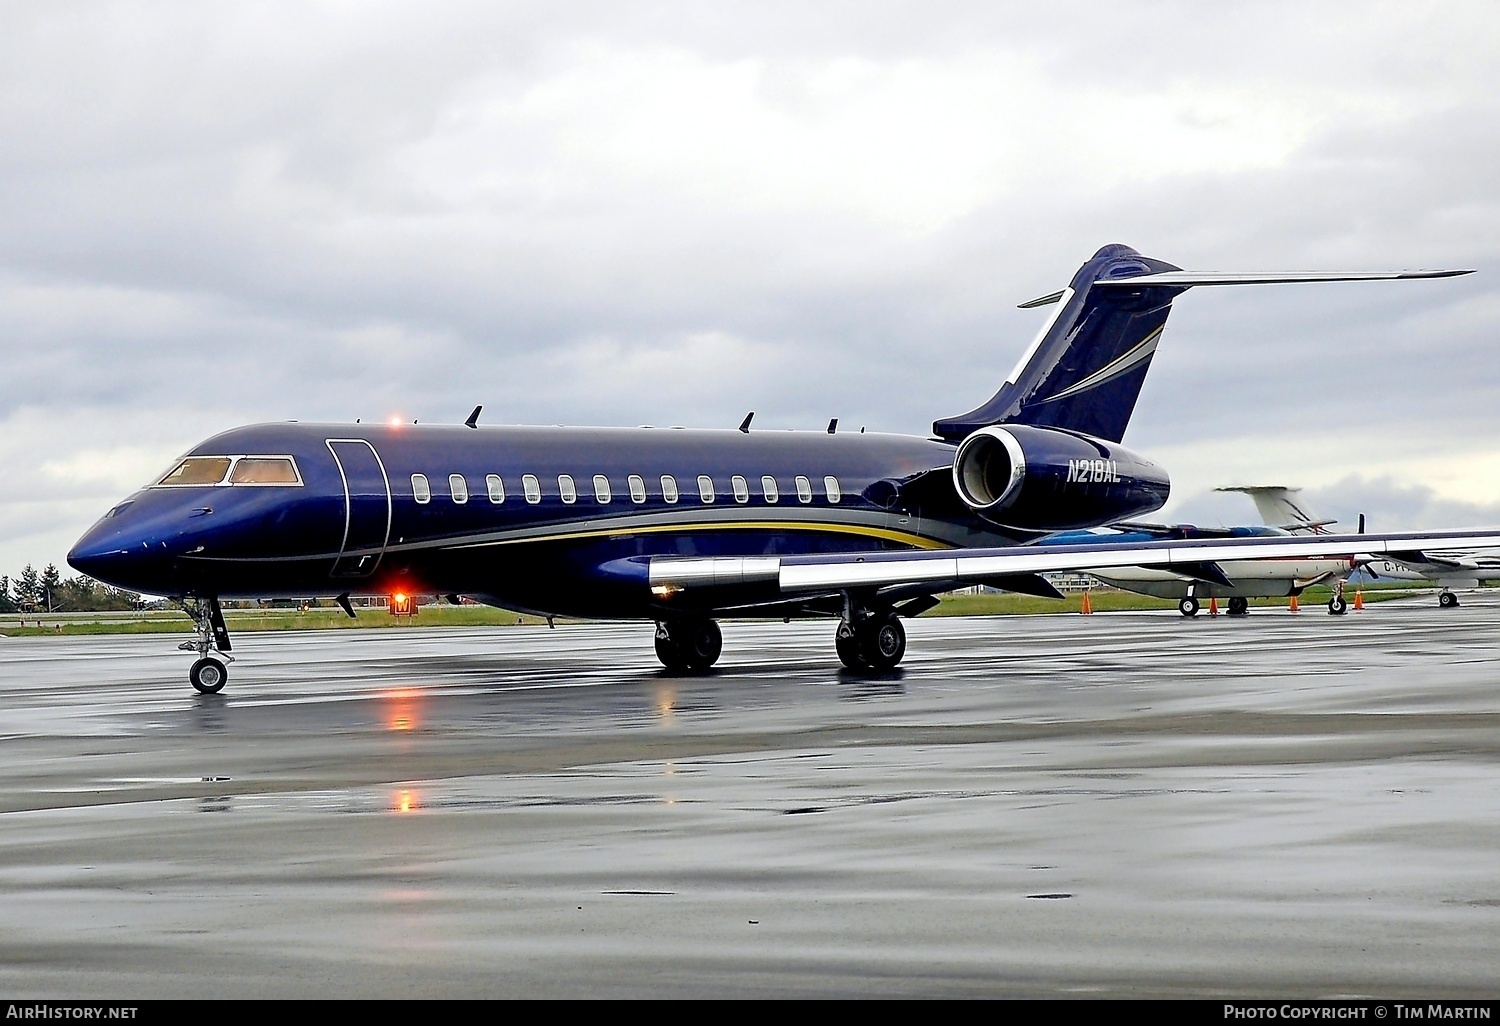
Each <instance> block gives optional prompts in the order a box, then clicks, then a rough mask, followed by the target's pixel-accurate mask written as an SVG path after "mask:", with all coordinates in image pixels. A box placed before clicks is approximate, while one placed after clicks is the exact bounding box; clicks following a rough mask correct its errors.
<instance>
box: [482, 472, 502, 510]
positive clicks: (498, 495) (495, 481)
mask: <svg viewBox="0 0 1500 1026" xmlns="http://www.w3.org/2000/svg"><path fill="white" fill-rule="evenodd" d="M484 486H485V487H486V488H488V489H489V492H490V501H491V502H493V503H494V504H495V505H496V506H498V505H500V504H501V503H502V502H504V501H505V482H504V481H502V480H500V475H499V474H488V475H486V476H485V479H484Z"/></svg>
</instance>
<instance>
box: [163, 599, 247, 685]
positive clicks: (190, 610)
mask: <svg viewBox="0 0 1500 1026" xmlns="http://www.w3.org/2000/svg"><path fill="white" fill-rule="evenodd" d="M172 601H173V602H174V603H176V605H177V606H179V607H180V608H181V609H182V611H183V612H184V613H186V614H187V615H188V616H190V617H192V620H193V632H194V638H193V640H192V641H184V642H183V643H182V644H181V645H178V646H177V647H178V648H180V649H182V650H183V651H185V652H197V653H198V660H197V661H196V662H195V663H193V666H192V668H191V669H190V670H188V682H189V683H191V684H192V685H193V687H194V688H195V689H196V690H197V691H198V693H199V694H203V695H216V694H218V693H219V692H220V691H223V690H224V685H225V683H226V682H227V681H228V680H229V670H228V668H226V667H225V665H224V663H225V662H230V663H232V662H234V656H232V655H229V654H228V653H229V650H230V648H231V647H232V646H231V645H230V644H229V627H228V626H227V625H226V624H225V623H224V611H223V610H222V609H220V608H219V600H218V599H216V598H213V597H209V598H181V599H173V600H172ZM210 649H212V650H214V651H217V652H221V653H224V655H223V659H222V660H221V659H220V658H218V657H216V656H210V655H209V654H208V653H209V650H210Z"/></svg>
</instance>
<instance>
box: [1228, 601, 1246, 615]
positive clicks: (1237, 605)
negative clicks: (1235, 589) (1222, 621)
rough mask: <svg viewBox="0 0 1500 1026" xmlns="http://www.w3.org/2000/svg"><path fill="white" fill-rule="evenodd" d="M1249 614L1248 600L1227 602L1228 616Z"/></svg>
mask: <svg viewBox="0 0 1500 1026" xmlns="http://www.w3.org/2000/svg"><path fill="white" fill-rule="evenodd" d="M1248 612H1250V600H1249V599H1245V598H1238V597H1236V598H1232V599H1230V600H1229V615H1230V616H1244V615H1245V614H1246V613H1248Z"/></svg>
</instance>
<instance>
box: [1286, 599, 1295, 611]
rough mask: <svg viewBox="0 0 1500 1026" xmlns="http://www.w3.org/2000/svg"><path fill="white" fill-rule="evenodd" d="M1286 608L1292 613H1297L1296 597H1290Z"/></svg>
mask: <svg viewBox="0 0 1500 1026" xmlns="http://www.w3.org/2000/svg"><path fill="white" fill-rule="evenodd" d="M1286 607H1287V608H1288V609H1290V610H1291V611H1292V612H1294V613H1295V612H1296V611H1297V596H1296V595H1293V596H1292V601H1290V602H1288V603H1287V606H1286Z"/></svg>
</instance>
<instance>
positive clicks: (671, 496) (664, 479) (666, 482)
mask: <svg viewBox="0 0 1500 1026" xmlns="http://www.w3.org/2000/svg"><path fill="white" fill-rule="evenodd" d="M661 497H662V501H664V502H676V501H677V479H676V478H675V477H673V476H672V475H671V474H663V475H662V476H661Z"/></svg>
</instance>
